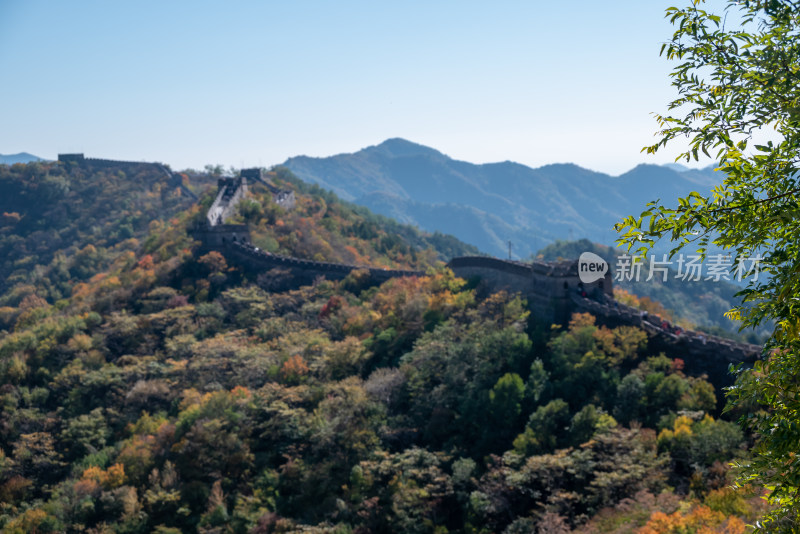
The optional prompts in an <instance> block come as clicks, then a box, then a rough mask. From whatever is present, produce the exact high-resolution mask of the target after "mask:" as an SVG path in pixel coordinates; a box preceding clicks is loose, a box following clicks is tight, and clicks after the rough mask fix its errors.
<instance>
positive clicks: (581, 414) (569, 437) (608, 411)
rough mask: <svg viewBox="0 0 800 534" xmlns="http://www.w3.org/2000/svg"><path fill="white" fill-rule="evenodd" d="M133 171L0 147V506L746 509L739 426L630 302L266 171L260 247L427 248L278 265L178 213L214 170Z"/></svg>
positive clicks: (284, 515)
mask: <svg viewBox="0 0 800 534" xmlns="http://www.w3.org/2000/svg"><path fill="white" fill-rule="evenodd" d="M151 178H152V181H148V177H147V176H141V177H137V178H136V179H132V178H131V177H127V176H125V175H124V173H123V172H122V171H120V172H116V173H111V172H109V171H105V172H103V173H97V174H93V175H86V174H85V173H83V171H82V170H81V169H80V168H70V167H65V166H63V165H61V164H57V163H53V164H42V163H36V164H31V165H14V166H11V167H8V166H2V165H0V192H2V193H1V194H0V198H2V206H1V207H0V210H2V211H4V213H3V224H4V226H3V227H2V228H0V250H3V251H4V253H7V254H6V256H4V260H3V261H4V263H3V265H2V269H3V279H4V281H3V283H4V285H3V286H2V295H0V306H2V307H0V329H2V330H0V374H2V377H1V378H0V383H2V386H0V525H1V526H2V529H3V531H4V532H21V533H22V532H40V533H43V532H95V533H105V532H119V533H138V532H142V533H144V532H160V533H178V532H202V533H224V532H225V533H227V532H231V533H248V532H252V533H275V532H319V533H323V532H328V533H342V534H344V533H364V534H366V533H371V532H374V533H390V532H420V533H423V532H433V533H438V534H444V533H448V532H449V533H476V534H477V533H486V534H488V533H501V532H505V533H509V534H510V533H529V532H541V533H568V532H581V533H606V532H609V533H610V532H616V533H624V532H631V533H632V532H639V533H644V534H649V533H661V532H675V533H678V532H724V533H730V534H733V533H742V532H745V531H746V526H745V525H746V524H747V523H748V522H752V521H754V520H755V518H757V517H758V515H759V514H760V513H761V512H762V511H763V509H764V508H763V507H764V504H763V502H764V501H763V500H762V498H761V495H762V494H761V490H759V489H757V488H749V487H745V488H741V489H738V490H733V489H731V488H730V485H731V480H732V476H733V475H732V468H731V461H737V460H738V461H744V460H746V458H747V456H748V445H749V443H750V438H749V436H746V435H744V434H743V433H742V431H741V430H740V429H739V427H738V425H736V424H735V423H733V422H731V420H732V419H733V418H735V417H736V416H737V414H735V413H734V414H722V413H721V408H722V407H721V406H720V405H719V404H718V402H717V397H716V394H717V393H718V391H719V388H720V387H722V386H723V384H715V385H712V384H711V383H709V381H708V380H707V379H706V377H704V376H690V375H687V374H686V373H685V372H684V362H683V359H682V356H683V355H681V354H664V353H654V352H653V351H652V350H650V349H649V348H648V340H647V336H646V334H645V333H644V332H642V331H640V330H638V329H637V328H634V327H624V326H623V327H618V328H607V327H605V326H603V325H600V324H597V321H596V320H595V318H594V317H592V316H590V315H588V314H576V315H574V316H573V317H572V320H571V321H570V322H569V323H568V324H565V325H549V324H541V323H537V322H536V321H535V320H534V319H533V318H532V316H531V314H530V313H529V311H528V309H527V304H526V302H525V301H524V300H522V299H521V298H519V296H516V295H509V294H505V293H498V294H494V295H488V296H486V295H477V294H476V292H475V290H474V287H473V285H474V281H465V280H461V279H458V278H456V277H455V276H454V275H453V273H452V272H451V271H449V270H448V269H446V268H445V267H444V265H443V264H442V263H441V260H442V259H447V258H448V257H451V256H454V255H459V254H468V253H474V252H475V251H474V249H473V248H471V247H469V246H467V245H464V244H462V243H460V242H458V241H457V240H455V239H453V238H450V237H447V236H443V235H427V234H424V233H421V232H419V231H418V230H415V229H413V228H409V227H404V226H401V225H399V224H397V223H394V222H391V221H389V220H388V219H385V218H382V217H378V216H375V215H373V214H371V213H369V212H368V211H366V210H365V209H363V208H355V207H353V206H352V205H349V204H347V203H344V202H342V201H340V200H338V199H337V198H336V197H335V196H334V195H332V194H330V193H326V192H324V191H322V190H320V189H319V188H317V187H314V186H308V185H306V184H303V183H302V182H300V181H298V180H297V179H296V178H294V177H292V176H291V175H290V173H289V172H288V171H287V170H286V169H276V170H275V172H273V173H271V174H270V175H269V178H270V179H271V180H273V182H274V183H276V184H277V185H279V186H280V187H288V188H292V189H293V190H295V192H296V194H297V206H296V208H295V209H293V210H291V211H286V210H285V209H283V208H281V207H280V206H278V205H276V204H275V203H274V202H273V201H272V198H271V195H270V194H269V193H268V191H267V190H266V189H262V188H261V187H260V186H254V187H253V188H252V189H251V195H250V197H249V198H248V199H246V200H245V201H243V202H242V203H241V204H240V209H239V214H238V215H237V217H236V219H238V221H239V222H246V223H247V224H249V225H250V227H251V232H252V240H253V243H254V244H255V245H256V246H259V247H260V248H263V249H264V250H267V251H271V252H279V253H283V254H290V255H293V256H297V257H303V258H309V259H316V260H325V261H341V262H347V263H354V264H363V265H372V266H378V267H408V268H415V269H420V270H424V271H425V272H426V273H427V274H426V275H425V276H420V277H408V278H396V279H392V280H389V281H388V282H386V283H384V284H382V285H380V286H374V285H371V284H370V282H369V279H368V278H367V277H366V276H364V272H362V271H359V270H354V271H353V272H352V273H351V274H350V275H349V276H348V277H347V278H345V279H344V280H341V281H338V282H331V281H328V280H324V279H319V280H317V281H316V282H315V283H314V284H312V285H309V286H304V287H299V288H294V289H290V290H284V291H277V290H275V285H274V284H273V283H272V282H273V280H272V278H271V276H270V274H269V273H264V275H259V276H252V275H250V276H248V275H247V274H245V273H243V272H241V271H239V270H237V268H236V267H235V265H231V264H229V263H228V261H226V258H225V257H224V256H223V255H222V254H220V253H219V252H217V251H208V250H203V249H202V248H201V247H200V244H199V243H198V242H197V241H195V240H194V239H193V238H192V228H193V227H194V226H195V225H196V224H198V222H199V221H201V220H202V218H203V213H204V207H207V206H208V205H209V204H210V203H211V200H212V195H213V192H211V191H207V192H206V194H205V195H204V196H203V197H202V199H201V202H200V203H199V204H198V205H191V202H186V201H185V200H182V199H181V197H180V195H179V194H178V193H176V192H175V191H165V190H164V188H163V187H159V185H158V184H159V183H160V182H158V180H156V179H155V177H151ZM192 179H193V180H194V179H195V178H194V177H193V178H192ZM186 180H187V184H186V185H187V186H191V187H193V188H195V189H196V190H197V191H198V192H199V191H201V190H202V189H203V188H204V187H206V186H207V185H208V184H211V183H213V181H214V180H213V177H211V176H208V177H204V178H199V177H198V178H196V180H197V181H196V183H188V182H190V181H191V180H190V179H189V177H188V176H187V178H186ZM49 184H56V185H49ZM52 187H56V188H57V190H58V191H57V192H56V193H52V194H51V193H47V194H46V195H45V192H46V191H50V188H52ZM54 213H55V214H56V215H53V214H54ZM44 236H50V238H48V239H47V240H44V241H43V237H44Z"/></svg>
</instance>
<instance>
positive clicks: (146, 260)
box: [136, 254, 155, 270]
mask: <svg viewBox="0 0 800 534" xmlns="http://www.w3.org/2000/svg"><path fill="white" fill-rule="evenodd" d="M136 266H137V267H139V268H140V269H145V270H149V269H152V268H153V267H154V266H155V265H154V263H153V256H152V255H150V254H145V255H144V256H142V259H140V260H139V262H138V263H137V264H136Z"/></svg>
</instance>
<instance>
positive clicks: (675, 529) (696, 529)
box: [637, 505, 745, 534]
mask: <svg viewBox="0 0 800 534" xmlns="http://www.w3.org/2000/svg"><path fill="white" fill-rule="evenodd" d="M744 531H745V524H744V522H743V521H742V520H741V519H739V518H738V517H725V515H724V514H723V513H722V512H715V511H713V510H712V509H711V508H709V507H708V506H705V505H698V506H695V507H694V508H692V509H691V511H689V513H686V514H682V513H681V512H680V511H677V512H674V513H672V514H670V515H667V514H665V513H664V512H653V515H651V516H650V520H649V521H648V522H647V524H646V525H645V526H643V527H642V528H640V529H639V530H638V531H637V534H684V533H689V532H692V533H696V534H712V533H717V534H744Z"/></svg>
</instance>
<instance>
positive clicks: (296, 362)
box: [281, 354, 308, 382]
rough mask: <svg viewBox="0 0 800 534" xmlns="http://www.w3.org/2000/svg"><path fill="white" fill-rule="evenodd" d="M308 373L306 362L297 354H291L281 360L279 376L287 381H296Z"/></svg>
mask: <svg viewBox="0 0 800 534" xmlns="http://www.w3.org/2000/svg"><path fill="white" fill-rule="evenodd" d="M307 374H308V364H307V363H306V361H305V360H304V359H303V357H302V356H300V355H299V354H295V355H294V356H291V357H290V358H289V359H288V360H286V361H285V362H283V366H282V367H281V377H282V378H283V379H284V380H286V381H287V382H297V381H298V380H300V378H302V377H303V376H305V375H307Z"/></svg>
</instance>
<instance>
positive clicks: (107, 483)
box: [75, 463, 125, 494]
mask: <svg viewBox="0 0 800 534" xmlns="http://www.w3.org/2000/svg"><path fill="white" fill-rule="evenodd" d="M124 483H125V467H124V466H123V465H122V464H119V463H117V464H114V465H112V466H111V467H109V468H108V469H105V470H104V469H101V468H100V467H97V466H92V467H89V468H88V469H85V470H84V471H83V475H81V479H80V480H79V481H78V482H77V483H76V484H75V490H76V491H77V492H78V493H83V494H89V493H93V492H94V491H95V490H97V489H98V488H101V487H102V488H103V489H105V490H110V489H114V488H118V487H120V486H122V485H123V484H124Z"/></svg>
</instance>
